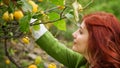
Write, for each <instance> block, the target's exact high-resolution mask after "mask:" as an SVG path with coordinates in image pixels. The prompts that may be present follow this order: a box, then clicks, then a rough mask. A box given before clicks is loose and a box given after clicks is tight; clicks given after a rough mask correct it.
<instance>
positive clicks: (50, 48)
mask: <svg viewBox="0 0 120 68" xmlns="http://www.w3.org/2000/svg"><path fill="white" fill-rule="evenodd" d="M36 43H37V44H38V45H39V46H40V47H41V48H42V49H43V50H45V51H46V52H47V53H48V54H49V55H50V56H52V57H53V58H55V59H56V60H57V61H59V62H60V63H62V64H64V65H65V66H67V67H68V68H79V67H81V66H83V65H85V64H86V61H85V59H84V58H83V56H82V55H80V54H78V53H76V52H74V51H72V50H71V49H69V48H67V47H66V46H65V45H63V44H61V43H60V42H59V41H58V40H57V39H55V38H54V37H53V35H52V34H51V33H50V32H49V31H47V32H46V33H45V34H44V35H43V36H41V37H40V38H39V39H38V40H36Z"/></svg>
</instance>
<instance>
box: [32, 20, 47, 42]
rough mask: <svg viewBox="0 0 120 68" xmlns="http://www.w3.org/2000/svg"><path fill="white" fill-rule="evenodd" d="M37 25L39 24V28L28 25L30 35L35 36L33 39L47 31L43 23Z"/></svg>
mask: <svg viewBox="0 0 120 68" xmlns="http://www.w3.org/2000/svg"><path fill="white" fill-rule="evenodd" d="M36 20H37V19H31V20H30V23H33V22H34V21H36ZM39 26H40V29H39V30H35V29H34V28H33V26H31V27H30V29H31V32H32V35H33V37H34V38H35V40H37V39H38V38H40V37H41V36H42V35H43V34H44V33H45V32H46V31H47V28H46V27H45V26H44V24H39Z"/></svg>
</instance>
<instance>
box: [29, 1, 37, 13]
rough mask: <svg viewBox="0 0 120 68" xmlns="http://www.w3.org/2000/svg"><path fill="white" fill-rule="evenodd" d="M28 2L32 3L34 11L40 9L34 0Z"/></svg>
mask: <svg viewBox="0 0 120 68" xmlns="http://www.w3.org/2000/svg"><path fill="white" fill-rule="evenodd" d="M28 3H29V4H30V5H32V8H33V9H32V12H37V11H38V5H37V4H36V3H35V2H34V1H32V0H29V1H28Z"/></svg>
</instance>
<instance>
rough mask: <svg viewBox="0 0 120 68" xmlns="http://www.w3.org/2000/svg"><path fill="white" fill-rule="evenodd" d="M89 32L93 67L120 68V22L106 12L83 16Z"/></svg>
mask: <svg viewBox="0 0 120 68" xmlns="http://www.w3.org/2000/svg"><path fill="white" fill-rule="evenodd" d="M83 20H84V22H85V25H86V27H87V30H88V32H89V45H88V55H89V60H90V63H91V64H92V65H93V68H120V23H119V21H118V20H117V18H116V17H115V16H114V15H112V14H110V13H105V12H97V13H93V14H89V15H86V16H85V17H84V18H83Z"/></svg>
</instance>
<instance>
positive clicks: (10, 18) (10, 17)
mask: <svg viewBox="0 0 120 68" xmlns="http://www.w3.org/2000/svg"><path fill="white" fill-rule="evenodd" d="M13 19H14V16H13V14H12V13H10V14H9V20H10V21H11V20H13Z"/></svg>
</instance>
